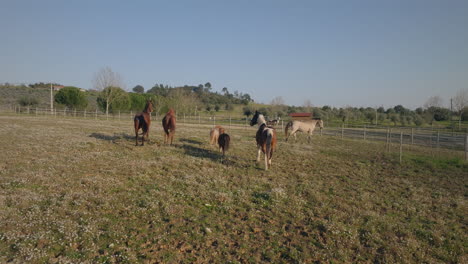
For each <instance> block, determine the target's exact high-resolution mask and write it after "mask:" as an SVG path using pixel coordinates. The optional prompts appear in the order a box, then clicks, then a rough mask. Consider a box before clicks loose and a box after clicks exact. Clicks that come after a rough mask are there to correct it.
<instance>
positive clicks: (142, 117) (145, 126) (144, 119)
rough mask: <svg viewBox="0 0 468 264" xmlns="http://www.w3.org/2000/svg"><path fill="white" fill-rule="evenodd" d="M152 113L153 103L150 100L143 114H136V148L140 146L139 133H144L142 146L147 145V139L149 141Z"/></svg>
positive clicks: (134, 123) (134, 121)
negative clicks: (140, 131)
mask: <svg viewBox="0 0 468 264" xmlns="http://www.w3.org/2000/svg"><path fill="white" fill-rule="evenodd" d="M151 112H153V103H152V102H151V100H148V101H147V102H146V105H145V109H144V110H143V112H141V113H139V114H136V115H135V117H134V118H133V125H134V127H135V146H138V131H139V130H140V128H141V130H142V131H143V134H142V137H141V145H142V146H143V145H145V138H146V140H148V136H149V130H150V126H151Z"/></svg>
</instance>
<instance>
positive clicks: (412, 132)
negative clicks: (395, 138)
mask: <svg viewBox="0 0 468 264" xmlns="http://www.w3.org/2000/svg"><path fill="white" fill-rule="evenodd" d="M413 144H414V128H411V145H413Z"/></svg>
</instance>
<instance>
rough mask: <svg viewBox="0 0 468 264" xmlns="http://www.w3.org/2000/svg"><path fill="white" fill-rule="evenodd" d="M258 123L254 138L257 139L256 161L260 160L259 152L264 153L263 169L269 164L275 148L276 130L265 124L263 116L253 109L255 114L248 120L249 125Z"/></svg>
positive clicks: (266, 168)
mask: <svg viewBox="0 0 468 264" xmlns="http://www.w3.org/2000/svg"><path fill="white" fill-rule="evenodd" d="M255 124H258V130H257V134H256V136H255V139H256V140H257V148H258V154H257V162H260V153H261V152H263V154H265V170H268V167H269V166H271V157H272V156H273V151H274V150H275V148H276V130H275V129H274V128H272V127H268V126H267V125H266V121H265V117H263V115H262V114H260V113H259V112H258V111H255V115H254V117H253V118H252V120H251V121H250V125H251V126H253V125H255Z"/></svg>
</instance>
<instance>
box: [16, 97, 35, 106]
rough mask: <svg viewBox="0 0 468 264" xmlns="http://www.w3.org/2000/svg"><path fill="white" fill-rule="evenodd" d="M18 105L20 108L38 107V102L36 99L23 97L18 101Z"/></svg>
mask: <svg viewBox="0 0 468 264" xmlns="http://www.w3.org/2000/svg"><path fill="white" fill-rule="evenodd" d="M18 104H20V105H21V106H33V105H38V104H39V100H37V98H35V97H31V96H23V97H21V98H20V99H18Z"/></svg>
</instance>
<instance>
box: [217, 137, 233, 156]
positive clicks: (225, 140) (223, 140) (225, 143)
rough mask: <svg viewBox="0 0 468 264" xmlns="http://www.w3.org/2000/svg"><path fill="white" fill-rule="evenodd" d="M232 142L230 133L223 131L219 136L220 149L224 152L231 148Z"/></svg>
mask: <svg viewBox="0 0 468 264" xmlns="http://www.w3.org/2000/svg"><path fill="white" fill-rule="evenodd" d="M230 142H231V137H229V135H228V134H226V133H222V134H221V135H219V138H218V145H219V151H221V152H222V153H223V156H224V153H225V152H226V151H228V150H229V144H230Z"/></svg>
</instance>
